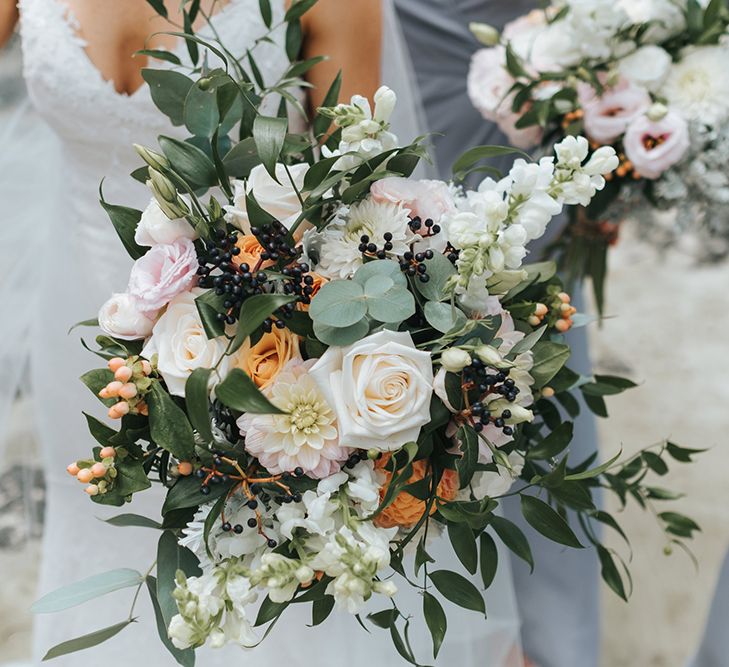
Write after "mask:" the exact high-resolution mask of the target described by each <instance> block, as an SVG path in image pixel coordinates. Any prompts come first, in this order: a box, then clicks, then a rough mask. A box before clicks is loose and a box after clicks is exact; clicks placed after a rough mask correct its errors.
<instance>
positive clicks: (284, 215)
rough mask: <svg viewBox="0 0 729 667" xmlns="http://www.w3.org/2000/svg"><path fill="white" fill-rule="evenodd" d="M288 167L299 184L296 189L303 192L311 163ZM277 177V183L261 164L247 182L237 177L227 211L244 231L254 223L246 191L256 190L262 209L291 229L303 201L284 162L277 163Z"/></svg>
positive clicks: (256, 196)
mask: <svg viewBox="0 0 729 667" xmlns="http://www.w3.org/2000/svg"><path fill="white" fill-rule="evenodd" d="M288 170H289V173H290V174H291V179H293V181H294V183H295V184H296V190H298V191H299V192H301V190H302V188H303V187H304V177H305V176H306V172H307V171H308V170H309V165H306V164H294V165H291V166H290V167H289V168H288ZM276 178H277V179H278V181H279V182H278V183H277V182H276V181H274V180H273V178H271V175H270V174H269V173H268V172H267V171H266V169H265V167H264V166H263V165H260V164H259V165H258V166H256V167H253V169H252V170H251V173H250V176H249V177H248V179H247V180H246V181H245V182H243V181H236V184H235V199H234V206H232V207H230V208H228V213H229V216H230V220H231V222H232V224H234V225H236V227H238V228H239V229H241V230H242V231H243V233H244V234H250V233H251V223H250V220H249V219H248V213H247V211H246V194H247V193H249V192H250V193H252V194H253V196H254V197H255V198H256V201H257V202H258V205H259V206H260V207H261V208H262V209H264V210H265V211H267V212H268V213H270V214H271V215H272V216H273V217H274V218H276V220H278V221H279V222H280V223H281V224H282V225H284V226H285V227H286V228H287V229H290V228H291V226H292V225H293V224H294V222H296V219H297V218H298V217H299V216H300V215H301V202H300V201H299V197H298V195H297V194H296V190H295V189H294V187H293V186H292V185H291V179H289V175H288V174H287V173H286V167H284V165H283V164H280V163H279V164H277V165H276Z"/></svg>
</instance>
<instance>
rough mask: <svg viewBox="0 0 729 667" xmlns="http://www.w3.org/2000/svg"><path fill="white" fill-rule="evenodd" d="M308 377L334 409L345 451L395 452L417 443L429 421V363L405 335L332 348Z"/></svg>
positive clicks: (382, 334)
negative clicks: (314, 381) (353, 448)
mask: <svg viewBox="0 0 729 667" xmlns="http://www.w3.org/2000/svg"><path fill="white" fill-rule="evenodd" d="M309 373H310V374H311V375H312V376H313V377H314V379H315V380H316V382H317V384H318V385H319V387H320V388H321V390H322V392H323V393H324V395H325V396H326V398H327V401H328V402H329V405H331V406H333V407H334V411H335V412H336V414H337V421H338V426H339V439H340V441H341V442H342V443H343V444H345V445H346V446H347V447H359V448H361V449H370V448H373V449H377V450H380V451H393V450H396V449H399V448H400V447H402V446H403V445H404V444H405V443H407V442H414V441H416V440H417V438H418V435H419V434H420V429H421V428H422V427H423V426H424V425H425V424H427V423H428V422H429V421H430V397H431V394H432V393H433V366H432V362H431V359H430V355H429V354H428V353H427V352H421V351H419V350H417V349H416V348H415V344H414V343H413V339H412V337H411V336H410V334H409V333H407V332H396V331H380V332H379V333H376V334H372V335H371V336H367V337H366V338H364V339H363V340H361V341H359V342H357V343H354V345H350V346H348V347H336V346H332V347H330V348H329V349H328V350H327V351H326V352H325V353H324V355H323V356H322V357H321V358H320V359H319V360H318V361H317V362H316V364H314V366H313V367H312V369H311V370H310V371H309Z"/></svg>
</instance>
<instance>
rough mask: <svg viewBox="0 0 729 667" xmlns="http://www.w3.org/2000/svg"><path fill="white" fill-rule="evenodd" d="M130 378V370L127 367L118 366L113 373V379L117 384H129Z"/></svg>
mask: <svg viewBox="0 0 729 667" xmlns="http://www.w3.org/2000/svg"><path fill="white" fill-rule="evenodd" d="M131 377H132V369H131V368H129V366H120V367H119V368H117V370H116V372H115V373H114V379H116V380H119V382H129V380H130V378H131Z"/></svg>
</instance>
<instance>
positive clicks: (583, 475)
mask: <svg viewBox="0 0 729 667" xmlns="http://www.w3.org/2000/svg"><path fill="white" fill-rule="evenodd" d="M622 453H623V450H622V449H621V450H620V451H619V452H618V453H617V454H616V455H615V456H613V458H611V459H610V460H609V461H606V462H605V463H603V464H602V465H599V466H597V467H596V468H592V469H590V470H584V471H583V472H576V473H572V474H571V475H567V476H566V477H565V480H566V481H568V482H577V481H579V480H581V479H591V478H593V477H599V476H600V475H602V473H604V472H605V471H606V470H608V469H609V468H610V467H611V466H612V465H613V463H615V462H616V461H617V460H618V459H619V458H620V456H621V455H622Z"/></svg>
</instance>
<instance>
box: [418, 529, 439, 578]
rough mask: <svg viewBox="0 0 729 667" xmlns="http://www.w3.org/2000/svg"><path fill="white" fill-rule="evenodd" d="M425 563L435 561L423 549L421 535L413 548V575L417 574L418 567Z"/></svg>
mask: <svg viewBox="0 0 729 667" xmlns="http://www.w3.org/2000/svg"><path fill="white" fill-rule="evenodd" d="M425 563H435V560H434V559H433V558H432V556H431V555H430V554H429V553H428V552H427V551H426V550H425V544H424V538H423V537H421V538H420V541H419V542H418V546H417V548H416V549H415V576H417V575H418V572H420V568H421V567H423V565H424V564H425Z"/></svg>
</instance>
